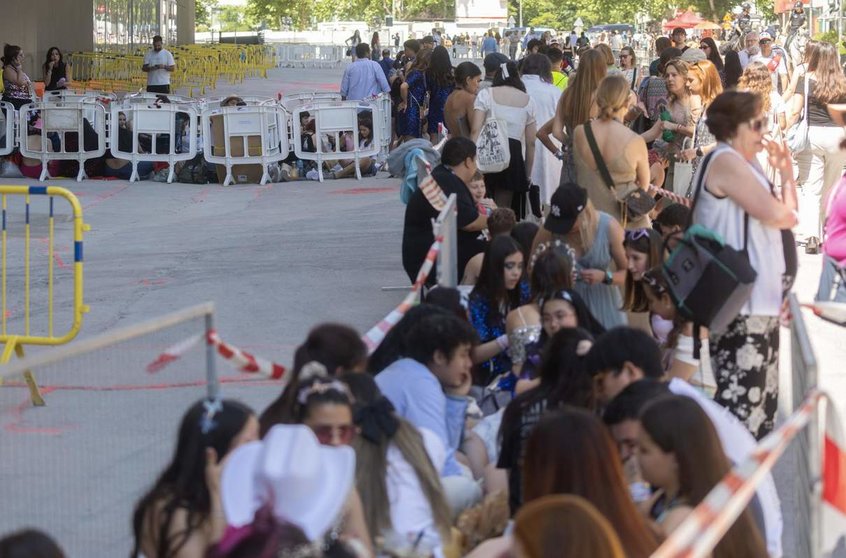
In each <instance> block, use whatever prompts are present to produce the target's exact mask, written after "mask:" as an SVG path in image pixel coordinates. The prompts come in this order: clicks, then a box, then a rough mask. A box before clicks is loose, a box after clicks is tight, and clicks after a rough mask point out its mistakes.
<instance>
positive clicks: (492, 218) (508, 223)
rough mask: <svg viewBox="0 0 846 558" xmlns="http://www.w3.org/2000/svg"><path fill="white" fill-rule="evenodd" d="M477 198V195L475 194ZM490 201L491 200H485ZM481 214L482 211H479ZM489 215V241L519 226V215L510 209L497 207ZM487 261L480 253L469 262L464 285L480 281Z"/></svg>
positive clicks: (463, 279) (486, 232) (465, 268)
mask: <svg viewBox="0 0 846 558" xmlns="http://www.w3.org/2000/svg"><path fill="white" fill-rule="evenodd" d="M481 187H482V192H484V190H485V184H484V182H483V183H482V185H481ZM474 196H475V193H474ZM485 200H490V198H485ZM479 213H480V214H481V213H482V211H481V209H480V210H479ZM486 215H488V228H487V230H486V231H485V234H486V236H487V239H488V240H490V239H491V238H493V237H495V236H499V235H501V234H506V235H507V234H511V231H512V230H513V229H514V227H515V225H516V224H517V215H515V213H514V210H513V209H511V208H510V207H495V208H494V209H493V210H491V212H490V213H489V214H486ZM484 260H485V253H484V252H479V253H478V254H476V255H475V256H473V257H472V258H470V259H469V260H468V261H467V265H466V266H464V276H463V277H462V278H461V284H462V285H475V284H476V282H477V281H478V280H479V273H480V272H481V270H482V262H483V261H484Z"/></svg>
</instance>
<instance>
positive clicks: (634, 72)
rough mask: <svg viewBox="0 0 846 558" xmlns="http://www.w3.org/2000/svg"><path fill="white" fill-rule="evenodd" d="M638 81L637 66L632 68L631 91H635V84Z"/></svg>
mask: <svg viewBox="0 0 846 558" xmlns="http://www.w3.org/2000/svg"><path fill="white" fill-rule="evenodd" d="M636 79H637V66H635V67H634V68H632V84H631V86H630V87H629V89H632V90H634V84H635V80H636Z"/></svg>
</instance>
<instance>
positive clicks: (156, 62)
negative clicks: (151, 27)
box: [141, 35, 176, 95]
mask: <svg viewBox="0 0 846 558" xmlns="http://www.w3.org/2000/svg"><path fill="white" fill-rule="evenodd" d="M175 69H176V61H174V59H173V54H171V53H170V51H168V50H165V49H164V48H163V46H162V38H161V36H159V35H156V36H155V37H153V49H152V50H150V51H148V52H147V54H145V55H144V65H143V66H142V67H141V70H142V71H143V72H146V73H147V92H148V93H164V94H165V95H167V94H169V93H170V73H171V72H172V71H173V70H175Z"/></svg>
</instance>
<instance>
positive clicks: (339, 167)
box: [332, 163, 344, 172]
mask: <svg viewBox="0 0 846 558" xmlns="http://www.w3.org/2000/svg"><path fill="white" fill-rule="evenodd" d="M342 170H344V167H342V166H341V165H340V163H338V164H336V165H335V166H334V167H332V172H341V171H342Z"/></svg>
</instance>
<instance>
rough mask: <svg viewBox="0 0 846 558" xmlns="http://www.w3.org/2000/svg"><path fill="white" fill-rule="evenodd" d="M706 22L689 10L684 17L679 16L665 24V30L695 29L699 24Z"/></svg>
mask: <svg viewBox="0 0 846 558" xmlns="http://www.w3.org/2000/svg"><path fill="white" fill-rule="evenodd" d="M703 21H705V20H704V19H702V18H701V17H699V16H698V15H696V14H695V13H693V12H692V11H691V10H687V11H686V12H684V13H683V14H682V15H680V16H677V17H676V18H675V19H671V20H670V21H668V22H667V23H665V24H664V29H673V28H676V27H681V28H683V29H693V28H694V27H696V25H697V24H699V23H702V22H703Z"/></svg>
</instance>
